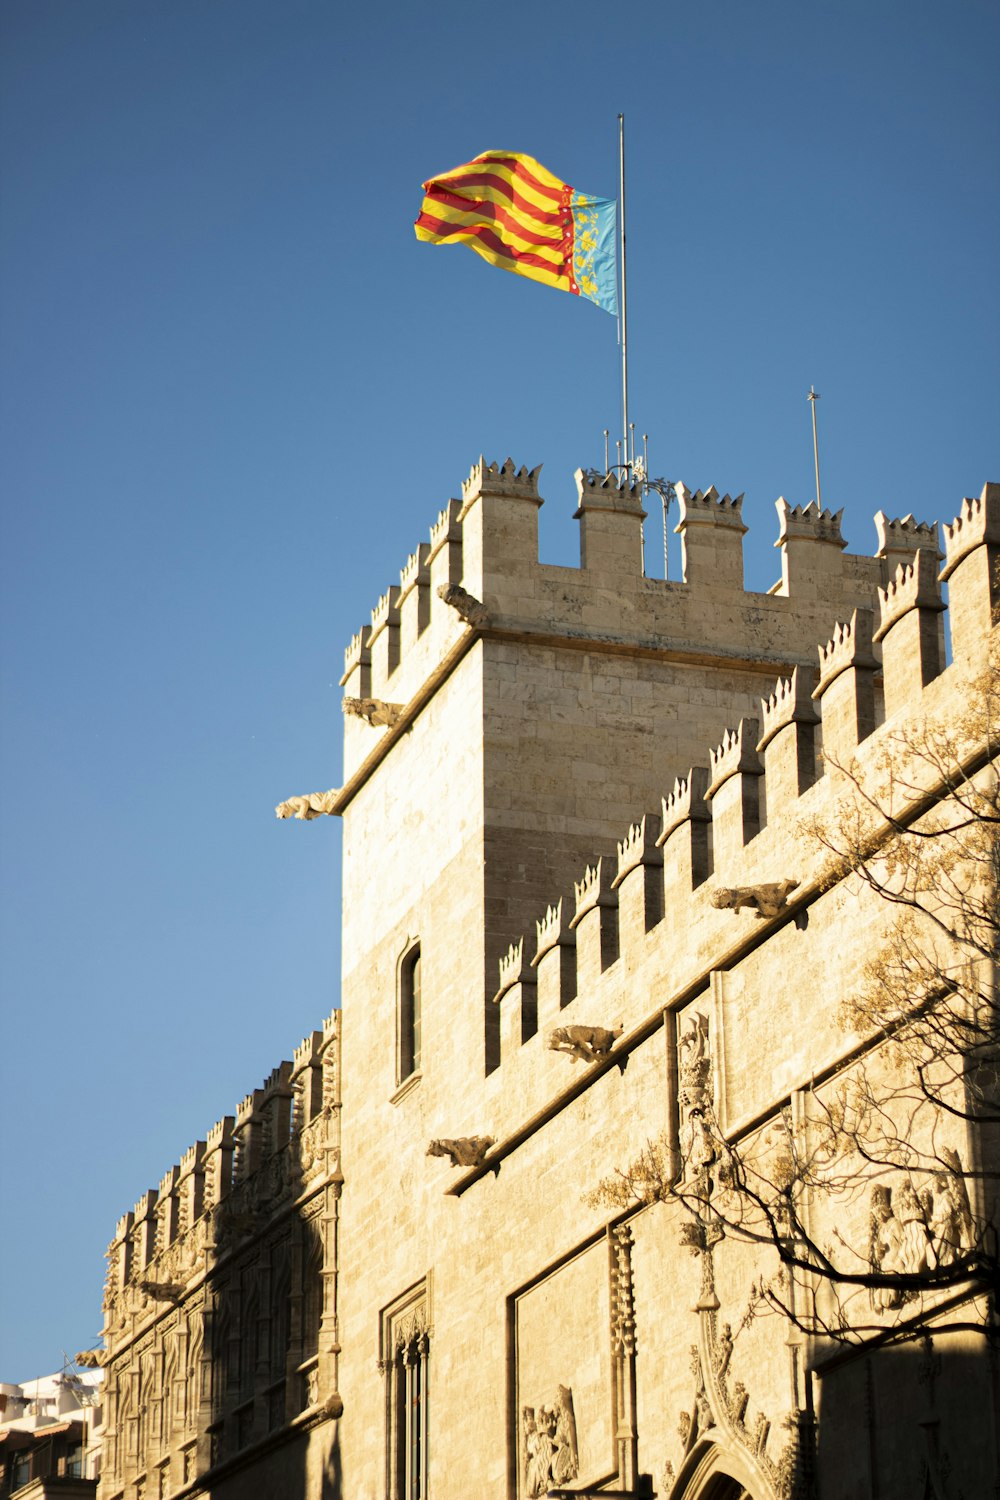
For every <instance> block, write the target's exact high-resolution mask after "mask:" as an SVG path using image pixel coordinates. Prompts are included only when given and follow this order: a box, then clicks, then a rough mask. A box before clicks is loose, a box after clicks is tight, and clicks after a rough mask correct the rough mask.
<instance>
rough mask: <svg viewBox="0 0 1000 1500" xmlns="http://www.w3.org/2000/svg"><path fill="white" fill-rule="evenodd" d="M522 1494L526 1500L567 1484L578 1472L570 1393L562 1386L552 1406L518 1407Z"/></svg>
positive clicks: (566, 1386)
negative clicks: (519, 1409) (521, 1457)
mask: <svg viewBox="0 0 1000 1500" xmlns="http://www.w3.org/2000/svg"><path fill="white" fill-rule="evenodd" d="M521 1444H522V1454H523V1459H522V1462H523V1469H522V1473H523V1478H524V1489H523V1493H524V1495H526V1496H527V1497H528V1500H535V1497H536V1496H539V1495H545V1494H547V1493H548V1491H549V1490H550V1489H552V1487H553V1486H555V1485H561V1484H567V1483H568V1482H569V1481H570V1480H573V1479H575V1478H576V1477H577V1475H578V1473H579V1472H580V1460H579V1455H578V1452H577V1444H576V1418H575V1416H574V1415H573V1392H572V1390H571V1389H570V1387H569V1386H568V1385H561V1386H560V1387H559V1389H558V1392H557V1394H556V1398H555V1400H554V1401H553V1403H552V1405H551V1406H538V1407H535V1406H524V1407H522V1408H521Z"/></svg>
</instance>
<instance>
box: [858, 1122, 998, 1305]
mask: <svg viewBox="0 0 1000 1500" xmlns="http://www.w3.org/2000/svg"><path fill="white" fill-rule="evenodd" d="M941 1154H942V1156H943V1158H944V1160H945V1161H946V1162H948V1164H949V1168H948V1170H944V1169H942V1170H941V1171H940V1172H937V1173H935V1175H934V1180H933V1184H932V1186H930V1187H926V1188H924V1189H923V1191H922V1192H918V1191H917V1189H916V1188H915V1187H914V1185H913V1183H912V1182H911V1181H910V1180H909V1179H908V1178H904V1179H903V1181H902V1182H901V1183H899V1184H898V1186H897V1187H896V1189H895V1192H894V1191H893V1189H892V1188H891V1187H889V1186H887V1185H886V1184H885V1183H876V1184H875V1186H874V1187H873V1188H872V1195H871V1219H870V1226H871V1227H870V1230H869V1237H868V1263H869V1265H870V1266H871V1269H872V1271H873V1272H875V1273H876V1274H881V1275H885V1276H892V1275H903V1276H919V1275H920V1274H921V1273H923V1272H925V1271H933V1270H934V1269H935V1268H936V1267H937V1266H947V1265H951V1264H953V1262H954V1261H955V1260H957V1259H958V1258H959V1256H960V1255H961V1253H962V1251H963V1250H967V1249H969V1247H970V1246H971V1244H972V1213H971V1209H970V1205H969V1195H968V1193H967V1191H966V1187H965V1173H964V1169H963V1167H962V1159H961V1157H960V1156H959V1154H958V1152H957V1151H954V1150H952V1149H951V1148H950V1147H945V1148H944V1149H943V1150H942V1153H941ZM915 1295H916V1293H915V1292H912V1291H908V1290H906V1289H904V1288H902V1287H873V1288H872V1291H871V1304H872V1307H873V1308H874V1309H875V1310H876V1311H877V1312H885V1311H888V1310H889V1309H891V1308H895V1307H901V1306H902V1305H903V1303H904V1302H909V1301H911V1300H912V1299H913V1298H914V1296H915Z"/></svg>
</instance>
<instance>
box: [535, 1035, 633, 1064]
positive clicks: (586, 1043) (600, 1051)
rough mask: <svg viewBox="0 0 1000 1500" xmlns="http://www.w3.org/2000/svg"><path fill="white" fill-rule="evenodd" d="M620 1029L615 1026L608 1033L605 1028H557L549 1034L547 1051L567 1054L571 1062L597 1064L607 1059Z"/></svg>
mask: <svg viewBox="0 0 1000 1500" xmlns="http://www.w3.org/2000/svg"><path fill="white" fill-rule="evenodd" d="M621 1034H622V1028H621V1027H620V1026H616V1027H615V1028H614V1030H612V1031H609V1030H608V1028H607V1027H606V1026H557V1027H556V1028H555V1029H554V1030H553V1031H550V1032H549V1049H550V1051H552V1052H568V1053H569V1056H570V1061H571V1062H574V1063H575V1062H576V1060H577V1058H579V1059H580V1061H581V1062H597V1061H598V1060H599V1059H600V1058H602V1057H607V1055H608V1053H609V1052H610V1051H611V1049H612V1047H613V1046H614V1044H615V1042H616V1041H617V1039H618V1038H619V1037H620V1036H621Z"/></svg>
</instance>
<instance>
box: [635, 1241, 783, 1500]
mask: <svg viewBox="0 0 1000 1500" xmlns="http://www.w3.org/2000/svg"><path fill="white" fill-rule="evenodd" d="M692 1248H693V1249H696V1248H697V1247H696V1246H694V1245H692ZM702 1256H703V1260H702V1285H701V1295H700V1296H699V1299H698V1303H697V1306H696V1309H695V1310H696V1312H697V1316H698V1342H697V1343H696V1344H692V1346H691V1374H692V1377H693V1380H694V1394H693V1399H692V1402H691V1408H690V1410H688V1411H682V1412H681V1413H680V1415H679V1419H678V1424H677V1436H678V1439H679V1442H680V1447H681V1454H680V1459H679V1462H677V1463H676V1464H674V1463H673V1462H671V1461H668V1463H667V1465H666V1466H665V1469H664V1495H665V1500H679V1497H680V1496H681V1495H683V1494H684V1493H685V1491H686V1490H687V1488H688V1485H689V1483H690V1481H691V1478H692V1475H693V1474H694V1473H695V1471H696V1470H697V1468H698V1466H699V1464H700V1463H701V1461H702V1460H703V1458H704V1455H705V1453H706V1452H707V1451H708V1450H709V1448H710V1447H712V1446H715V1447H718V1448H720V1449H722V1450H724V1451H725V1450H727V1449H728V1450H729V1451H730V1452H733V1453H737V1452H738V1453H739V1455H740V1458H741V1459H742V1463H743V1466H744V1467H748V1468H749V1469H750V1472H751V1473H752V1474H753V1475H754V1479H755V1483H754V1486H753V1493H754V1494H755V1495H758V1496H760V1500H784V1497H786V1496H787V1495H788V1493H789V1491H788V1479H789V1477H790V1475H791V1473H792V1471H793V1469H794V1462H793V1460H794V1457H795V1454H794V1450H793V1449H792V1448H789V1449H788V1450H786V1452H785V1453H783V1454H782V1455H781V1457H780V1458H779V1459H778V1460H777V1461H775V1460H774V1459H772V1458H771V1457H770V1456H769V1454H768V1453H767V1440H768V1436H769V1434H770V1430H771V1424H770V1421H769V1420H768V1418H767V1417H766V1416H765V1415H764V1413H763V1412H757V1413H756V1414H755V1415H754V1416H753V1418H752V1420H748V1417H747V1412H748V1408H749V1405H750V1393H749V1391H748V1390H747V1387H746V1386H745V1385H744V1384H743V1382H742V1381H741V1380H734V1381H732V1383H730V1379H729V1371H730V1365H731V1362H732V1359H733V1353H734V1348H735V1343H736V1338H737V1337H738V1336H739V1332H740V1330H739V1329H738V1330H737V1334H736V1337H734V1335H733V1331H732V1328H731V1326H730V1324H728V1323H723V1325H722V1331H721V1332H720V1331H719V1325H718V1310H719V1299H718V1297H717V1296H716V1295H715V1275H714V1267H713V1261H712V1251H711V1247H710V1246H709V1247H708V1248H705V1249H703V1250H702ZM741 1326H742V1325H741ZM794 1442H795V1439H793V1443H794Z"/></svg>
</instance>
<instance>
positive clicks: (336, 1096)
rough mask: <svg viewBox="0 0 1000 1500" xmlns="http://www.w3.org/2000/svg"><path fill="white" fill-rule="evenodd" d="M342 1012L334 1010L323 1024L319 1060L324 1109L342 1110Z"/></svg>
mask: <svg viewBox="0 0 1000 1500" xmlns="http://www.w3.org/2000/svg"><path fill="white" fill-rule="evenodd" d="M342 1014H343V1013H342V1012H341V1011H340V1010H339V1009H338V1010H333V1011H331V1012H330V1014H329V1015H328V1016H327V1018H326V1020H325V1021H324V1022H323V1040H322V1042H321V1043H320V1047H319V1053H318V1056H319V1060H320V1063H321V1065H322V1069H323V1108H324V1109H339V1108H340V1103H341V1100H340V1030H341V1019H342Z"/></svg>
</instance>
